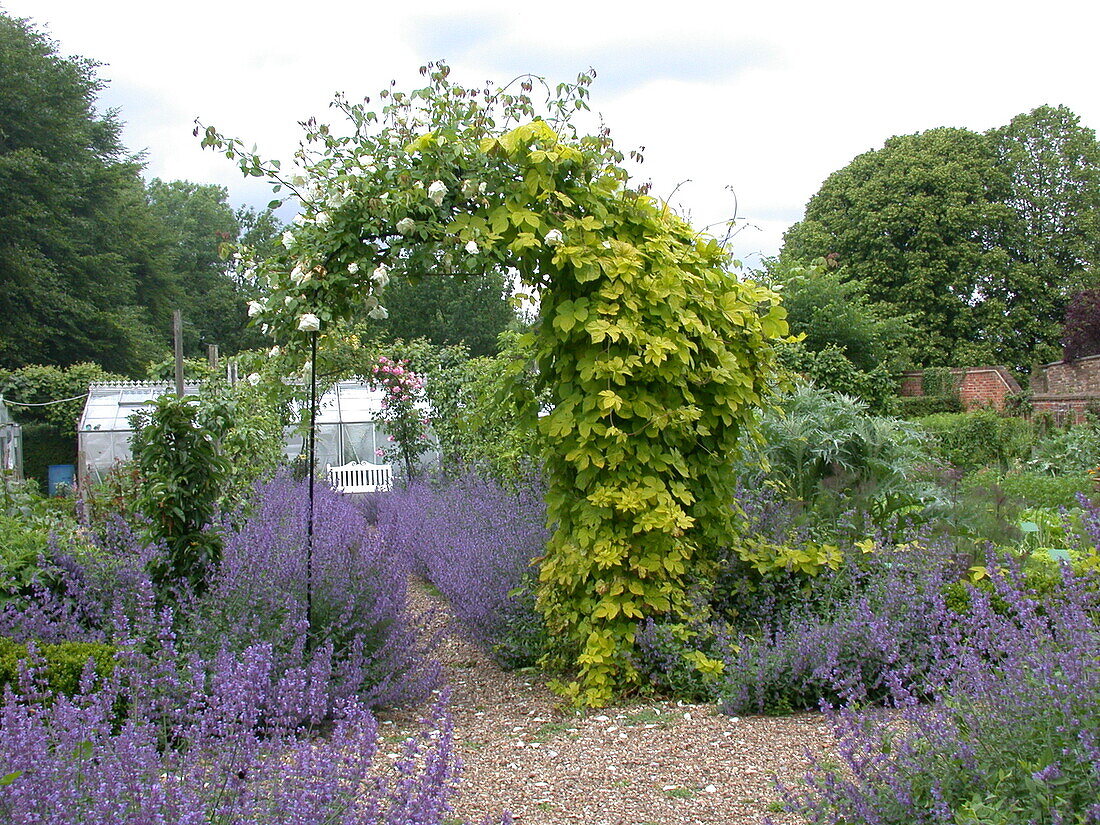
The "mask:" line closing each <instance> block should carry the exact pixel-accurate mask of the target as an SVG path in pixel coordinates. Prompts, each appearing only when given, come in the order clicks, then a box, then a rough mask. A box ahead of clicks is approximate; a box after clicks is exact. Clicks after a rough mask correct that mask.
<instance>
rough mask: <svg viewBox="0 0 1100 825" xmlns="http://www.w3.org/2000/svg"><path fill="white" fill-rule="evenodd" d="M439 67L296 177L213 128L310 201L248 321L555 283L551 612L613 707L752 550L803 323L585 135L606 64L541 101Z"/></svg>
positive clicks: (246, 159) (241, 157)
mask: <svg viewBox="0 0 1100 825" xmlns="http://www.w3.org/2000/svg"><path fill="white" fill-rule="evenodd" d="M423 71H424V73H426V74H427V75H428V76H429V79H430V84H429V85H428V86H427V87H426V88H424V89H420V90H417V91H414V92H411V93H407V94H406V93H403V92H399V91H395V90H393V89H392V88H391V89H389V90H385V91H384V92H383V93H382V94H381V96H380V102H382V104H383V106H382V108H381V110H380V112H377V113H376V112H375V111H372V110H370V109H369V108H368V107H369V105H370V103H369V100H368V101H366V102H364V103H363V104H356V105H352V104H349V103H347V101H345V100H344V99H343V98H337V100H336V102H335V104H334V105H335V106H336V107H337V108H338V109H340V110H341V111H342V112H343V113H344V114H345V115H346V117H347V121H348V125H347V128H346V130H345V132H344V133H343V134H340V135H338V134H337V133H336V132H335V131H334V130H333V129H331V128H330V127H329V126H327V125H322V124H318V123H317V122H316V121H314V120H310V121H308V122H307V124H306V136H305V140H304V142H303V144H302V148H301V150H300V151H299V153H298V156H297V163H298V166H299V169H298V171H296V172H295V173H294V174H292V175H290V176H289V177H284V176H283V174H282V172H281V169H280V167H279V164H278V163H277V162H274V161H271V162H267V161H263V160H262V159H260V158H259V157H258V156H257V155H256V154H255V153H250V152H245V151H244V149H243V144H241V143H240V141H236V140H232V139H227V138H224V137H222V136H221V135H219V134H218V133H217V132H216V131H215V130H214V129H212V128H211V129H207V130H205V134H204V138H203V143H204V144H205V145H208V146H212V147H214V148H217V149H221V150H224V151H225V152H226V153H227V154H228V155H229V156H230V157H233V158H235V159H237V160H238V162H239V163H240V165H241V168H242V169H243V170H244V171H245V172H246V173H247V174H252V175H258V176H267V177H268V178H270V179H271V180H272V182H273V184H274V186H275V187H276V189H277V190H280V191H281V190H283V189H285V188H287V187H289V188H290V189H291V191H292V192H293V194H296V195H297V196H298V197H299V198H301V200H302V217H301V218H300V219H299V220H298V221H297V223H296V226H295V227H294V228H292V229H291V230H289V231H288V233H287V235H286V236H285V237H284V239H283V240H284V245H285V247H286V255H285V256H282V257H280V258H278V259H275V260H269V261H261V262H256V261H253V260H251V258H250V256H249V255H248V253H247V250H244V251H243V252H242V265H244V266H247V267H248V268H249V269H250V270H251V274H252V275H253V276H254V277H259V278H262V279H264V280H265V282H266V284H267V287H268V290H267V297H266V299H265V300H264V301H262V302H257V304H256V305H255V306H253V307H251V308H250V312H252V314H253V315H254V317H255V318H256V319H257V321H258V322H260V323H264V324H267V325H268V327H269V329H270V330H272V331H273V333H274V335H275V336H276V338H277V341H278V343H280V344H281V345H282V346H283V347H284V348H288V349H289V350H291V351H293V350H294V348H295V347H300V346H301V342H300V340H299V339H301V338H302V336H297V337H296V336H295V331H296V330H297V328H298V327H299V326H300V325H301V324H302V323H303V320H302V319H303V317H304V316H305V315H307V314H308V315H310V316H314V317H316V318H317V319H318V320H319V322H320V323H321V325H322V330H323V329H324V325H326V324H329V323H331V322H332V321H333V320H336V319H338V318H341V317H346V316H348V315H349V314H351V313H352V312H354V311H362V309H364V308H365V309H366V310H367V311H368V312H369V313H372V314H374V316H375V317H379V316H381V315H382V313H384V305H383V303H382V300H383V296H384V292H383V290H384V287H385V284H386V282H387V281H388V280H389V279H391V278H394V277H411V278H422V277H425V276H440V275H453V276H455V277H461V276H462V274H463V273H475V272H481V271H484V270H486V269H489V268H503V269H505V270H508V271H514V272H518V273H519V277H520V278H521V279H522V281H523V282H524V283H525V284H527V285H528V286H529V287H531V288H532V289H533V290H535V291H537V294H538V297H539V323H538V324H537V326H536V332H534V333H533V335H534V339H535V340H534V342H533V343H534V344H535V346H536V351H537V353H538V366H539V374H540V380H541V381H542V382H543V384H544V385H545V387H546V388H547V389H548V391H549V395H550V397H551V400H552V412H551V413H550V414H549V415H548V416H546V417H544V418H543V419H542V420H541V421H540V422H539V426H540V430H541V432H542V434H543V436H544V443H545V446H546V458H545V467H546V471H547V479H548V484H549V492H548V494H547V503H548V507H549V518H550V520H551V526H552V527H553V530H554V532H553V536H552V538H551V540H550V542H549V545H548V546H547V548H546V554H545V556H544V557H543V558H542V559H541V560H540V562H541V567H540V575H539V580H540V584H539V591H538V604H539V608H540V610H541V611H542V613H543V616H544V618H545V621H546V622H547V625H548V627H549V629H550V631H551V632H552V633H554V634H555V636H556V637H558V638H560V639H562V640H563V641H564V645H563V648H564V650H565V653H564V654H563V656H562V658H561V659H560V660H559V661H556V662H553V663H549V664H554V665H558V666H564V667H565V668H567V669H568V670H570V671H571V672H572V673H574V674H575V677H574V678H573V679H572V680H571V681H570V682H569V683H568V684H562V685H561V686H560V687H561V689H562V690H563V691H564V692H566V693H567V694H568V695H569V696H571V697H572V698H573V699H574V700H575V701H577V702H578V703H583V704H588V705H600V704H604V703H606V702H608V701H610V700H611V699H612V698H613V697H614V696H615V694H616V693H617V692H620V691H623V690H626V689H629V688H630V687H631V686H632V685H633V684H634V683H635V680H636V673H635V670H634V667H633V665H632V664H631V652H632V650H633V646H634V640H635V632H636V628H637V626H638V623H639V622H640V621H642V620H644V619H645V618H647V617H654V616H661V615H677V614H682V613H683V612H684V611H686V610H687V609H688V604H687V599H686V595H685V587H686V584H687V580H688V574H689V571H692V570H695V571H696V572H698V571H699V569H700V568H702V569H705V568H706V566H707V565H708V564H709V563H710V560H711V558H712V555H713V550H714V549H715V548H717V547H719V546H722V545H724V544H728V543H730V542H732V541H733V540H734V539H735V536H734V525H733V522H732V517H733V515H734V514H733V512H732V510H731V506H732V505H731V502H732V486H733V478H732V471H731V456H732V455H733V454H734V452H735V451H736V450H737V445H738V442H739V440H740V439H741V436H742V434H743V432H744V431H745V430H747V429H751V428H752V427H753V421H754V417H753V416H754V410H755V409H756V408H758V407H759V406H761V405H762V404H765V403H766V402H767V398H768V386H769V385H768V379H769V377H770V376H771V375H772V373H773V371H774V369H775V362H774V355H773V351H772V344H773V342H775V341H777V340H778V339H781V338H783V337H785V336H786V335H787V325H786V322H785V321H784V311H783V310H782V309H781V308H780V306H779V303H778V298H777V297H776V295H775V294H774V293H772V292H770V291H768V290H767V289H765V288H763V287H761V286H757V285H755V284H752V283H749V282H743V281H739V280H737V279H736V278H735V277H733V276H731V275H729V274H728V273H727V272H726V270H725V266H726V264H727V263H728V262H727V259H726V255H725V253H724V251H723V250H722V249H721V248H720V246H719V245H718V243H717V242H716V241H714V240H713V239H711V238H709V237H706V236H701V235H699V234H697V233H695V232H693V231H692V229H691V228H690V227H689V226H688V225H687V224H686V223H685V222H683V221H682V220H681V219H680V218H678V217H677V216H676V215H674V214H673V213H671V212H670V211H669V209H668V207H667V206H665V205H663V204H662V203H661V202H659V201H658V200H656V199H654V198H651V197H649V196H648V195H646V194H643V193H642V192H639V191H636V190H632V189H630V188H628V186H627V177H628V176H627V173H626V172H625V170H624V169H623V168H622V166H621V165H620V164H621V162H622V160H623V156H622V155H621V154H620V153H619V152H618V151H617V150H616V149H615V148H614V145H613V143H612V141H611V139H610V137H609V135H608V133H607V131H606V130H603V129H601V130H600V131H599V132H598V134H596V135H583V134H580V133H579V132H578V130H577V129H576V128H575V127H574V126H573V124H572V120H571V116H572V113H574V112H576V111H578V110H584V109H587V98H588V86H589V84H590V83H591V81H592V74H591V73H589V74H582V75H581V76H580V77H579V78H578V81H577V83H576V84H573V85H566V84H562V85H560V86H558V87H557V88H556V89H554V90H549V89H547V99H546V103H545V105H544V107H542V108H541V109H539V110H536V106H535V104H534V102H533V98H532V96H531V95H532V93H533V90H534V88H535V84H536V83H541V81H539V80H538V79H536V78H522V79H520V80H519V81H517V82H518V83H519V88H518V90H516V91H515V92H514V93H513V92H512V91H510V89H509V88H505V89H491V88H488V87H486V88H483V89H465V88H462V87H459V86H455V85H452V84H451V83H450V81H449V79H448V75H449V69H448V67H447V66H446V65H444V64H436V65H431V66H429V67H426V68H425V69H424V70H423ZM539 112H541V113H542V114H541V116H540V115H539ZM197 131H198V130H197ZM426 288H430V285H426ZM307 320H308V319H307Z"/></svg>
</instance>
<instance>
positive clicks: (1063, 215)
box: [783, 106, 1100, 373]
mask: <svg viewBox="0 0 1100 825" xmlns="http://www.w3.org/2000/svg"><path fill="white" fill-rule="evenodd" d="M1098 216H1100V145H1098V144H1097V141H1096V136H1095V133H1093V131H1092V130H1091V129H1087V128H1085V127H1082V126H1080V124H1079V121H1078V118H1077V117H1076V115H1074V114H1073V113H1072V112H1070V111H1069V110H1068V109H1066V108H1065V107H1057V108H1053V107H1049V106H1043V107H1039V108H1038V109H1035V110H1033V111H1032V112H1030V113H1027V114H1022V115H1019V116H1018V117H1016V118H1013V120H1012V121H1011V122H1010V123H1009V124H1007V125H1006V126H1004V127H1001V128H999V129H993V130H991V131H990V132H988V133H986V134H978V133H976V132H971V131H969V130H965V129H949V128H941V129H932V130H929V131H927V132H921V133H918V134H914V135H903V136H900V137H892V138H890V139H889V140H887V141H886V144H885V145H884V146H883V147H882V148H881V149H877V150H873V151H871V152H867V153H864V154H862V155H860V156H858V157H856V158H855V159H854V160H853V161H852V162H851V163H850V164H848V166H846V167H845V168H843V169H841V170H839V171H837V172H835V173H833V174H832V175H830V176H829V178H827V179H826V181H825V182H824V183H823V184H822V186H821V189H820V190H819V191H818V192H817V193H816V194H815V195H814V196H813V197H812V198H811V199H810V201H809V203H808V204H807V206H806V214H805V218H804V219H803V220H802V221H801V222H799V223H797V224H795V225H794V226H793V227H791V229H790V230H789V231H788V232H787V235H786V236H785V239H784V248H783V257H785V258H789V259H792V260H798V261H810V260H812V259H813V258H817V257H824V256H830V257H831V259H833V260H835V261H836V262H838V263H839V264H841V265H842V266H843V267H844V271H845V273H846V277H848V278H850V279H851V280H854V281H858V282H859V283H860V284H861V285H862V286H863V287H864V288H865V289H866V291H867V294H868V296H869V297H870V298H871V300H873V301H876V302H883V303H885V304H887V305H889V306H891V307H893V308H894V310H895V311H896V312H897V313H898V314H905V315H911V316H912V318H913V322H914V324H915V326H916V327H917V328H918V330H919V331H920V333H921V335H920V337H919V342H918V346H917V349H916V353H915V354H916V358H917V361H918V362H919V363H922V364H925V365H934V364H944V363H951V364H971V365H973V364H976V363H980V362H997V363H1004V364H1007V365H1009V366H1011V367H1014V368H1015V369H1016V370H1017V371H1018V372H1021V373H1026V371H1027V369H1028V367H1029V366H1030V365H1031V364H1032V363H1033V362H1034V361H1036V360H1047V359H1049V358H1051V357H1053V356H1054V354H1055V352H1056V345H1057V343H1058V336H1059V329H1060V324H1061V320H1062V315H1063V312H1064V308H1065V306H1066V303H1067V301H1068V300H1069V297H1070V295H1072V294H1073V292H1074V291H1076V290H1077V289H1080V288H1081V286H1082V285H1083V284H1084V283H1087V282H1088V281H1089V280H1090V279H1091V278H1093V277H1094V275H1093V272H1094V270H1095V267H1096V264H1097V262H1098V259H1100V217H1098Z"/></svg>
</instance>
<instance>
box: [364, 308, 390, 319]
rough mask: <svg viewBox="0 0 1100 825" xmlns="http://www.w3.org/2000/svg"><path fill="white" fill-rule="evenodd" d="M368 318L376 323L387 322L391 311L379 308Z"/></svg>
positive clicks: (370, 313) (371, 312) (368, 314)
mask: <svg viewBox="0 0 1100 825" xmlns="http://www.w3.org/2000/svg"><path fill="white" fill-rule="evenodd" d="M367 317H368V318H373V319H374V320H375V321H385V320H386V319H387V318H389V317H390V313H389V310H387V309H386V308H385V307H383V306H377V307H375V308H374V309H372V310H371V311H370V312H368V313H367Z"/></svg>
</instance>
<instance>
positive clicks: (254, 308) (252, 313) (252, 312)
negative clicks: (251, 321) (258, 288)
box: [248, 301, 264, 318]
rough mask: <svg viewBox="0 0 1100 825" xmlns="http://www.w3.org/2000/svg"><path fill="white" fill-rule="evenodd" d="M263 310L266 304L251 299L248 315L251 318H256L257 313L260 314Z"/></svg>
mask: <svg viewBox="0 0 1100 825" xmlns="http://www.w3.org/2000/svg"><path fill="white" fill-rule="evenodd" d="M263 311H264V305H263V304H261V303H260V302H259V301H249V302H248V317H249V318H255V317H256V316H257V315H259V314H260V313H261V312H263Z"/></svg>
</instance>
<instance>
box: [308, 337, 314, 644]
mask: <svg viewBox="0 0 1100 825" xmlns="http://www.w3.org/2000/svg"><path fill="white" fill-rule="evenodd" d="M316 436H317V332H316V331H314V332H311V333H310V334H309V518H308V520H307V522H306V627H307V630H306V652H307V653H309V652H310V651H312V650H313V482H314V478H313V476H314V466H313V465H314V460H315V455H314V453H315V448H316Z"/></svg>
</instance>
